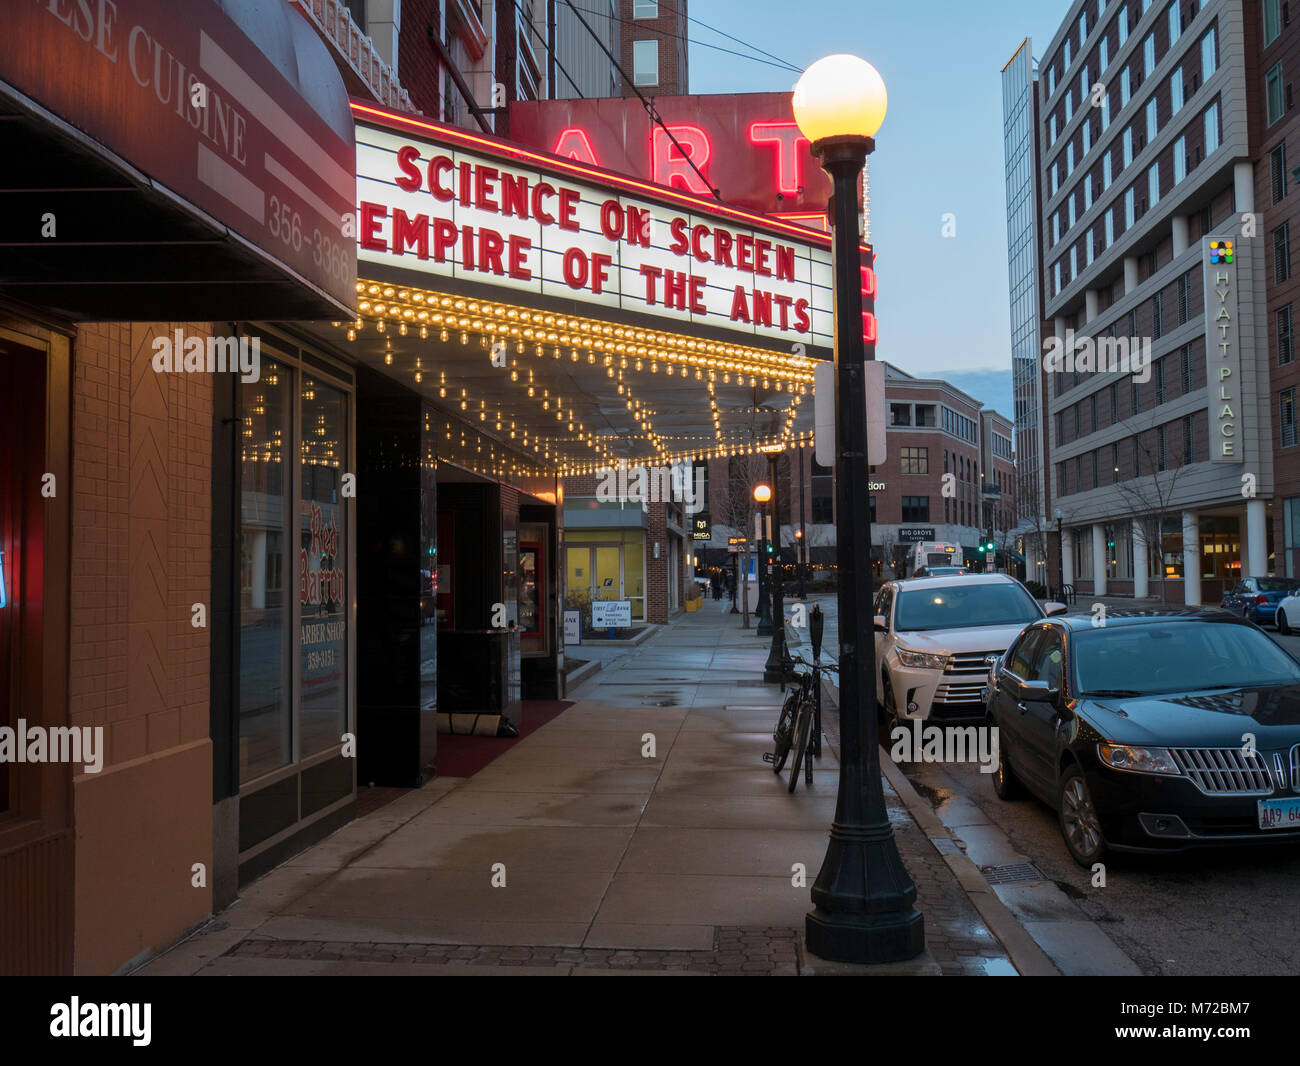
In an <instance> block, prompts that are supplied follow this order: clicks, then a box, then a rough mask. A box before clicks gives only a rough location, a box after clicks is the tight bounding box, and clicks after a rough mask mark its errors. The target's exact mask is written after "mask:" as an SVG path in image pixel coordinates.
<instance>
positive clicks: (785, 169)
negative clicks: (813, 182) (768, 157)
mask: <svg viewBox="0 0 1300 1066" xmlns="http://www.w3.org/2000/svg"><path fill="white" fill-rule="evenodd" d="M749 140H750V143H751V144H771V145H774V146H775V147H776V188H777V191H778V192H780V193H784V194H785V195H786V196H795V195H797V194H798V192H799V186H800V185H802V184H803V157H802V155H801V154H800V152H801V151H802V148H803V146H804V145H806V144H808V138H807V137H805V136H804V135H803V134H802V133H800V132H799V127H798V126H797V125H796V124H795V123H793V122H755V123H752V124H751V125H750V127H749Z"/></svg>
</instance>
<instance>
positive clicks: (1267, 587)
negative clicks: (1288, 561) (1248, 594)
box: [1257, 577, 1300, 592]
mask: <svg viewBox="0 0 1300 1066" xmlns="http://www.w3.org/2000/svg"><path fill="white" fill-rule="evenodd" d="M1257 580H1258V581H1259V591H1260V592H1289V591H1291V590H1292V589H1295V588H1297V587H1300V581H1292V580H1290V579H1289V578H1285V577H1261V578H1258V579H1257Z"/></svg>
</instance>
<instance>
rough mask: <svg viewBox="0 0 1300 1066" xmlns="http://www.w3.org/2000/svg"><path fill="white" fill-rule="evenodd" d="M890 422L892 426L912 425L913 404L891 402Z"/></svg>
mask: <svg viewBox="0 0 1300 1066" xmlns="http://www.w3.org/2000/svg"><path fill="white" fill-rule="evenodd" d="M889 424H890V425H891V426H910V425H911V424H912V405H911V404H910V403H891V404H890V405H889Z"/></svg>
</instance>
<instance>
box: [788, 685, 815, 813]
mask: <svg viewBox="0 0 1300 1066" xmlns="http://www.w3.org/2000/svg"><path fill="white" fill-rule="evenodd" d="M811 731H812V703H811V702H809V701H808V700H804V701H803V702H802V703H800V704H799V717H798V718H796V719H795V722H794V743H793V749H794V762H793V763H792V764H791V765H790V791H791V792H793V791H794V790H795V789H796V788H798V787H799V767H800V766H802V765H803V761H804V759H806V758H807V757H808V734H809V733H810V732H811Z"/></svg>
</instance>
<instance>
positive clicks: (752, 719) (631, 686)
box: [141, 601, 1016, 975]
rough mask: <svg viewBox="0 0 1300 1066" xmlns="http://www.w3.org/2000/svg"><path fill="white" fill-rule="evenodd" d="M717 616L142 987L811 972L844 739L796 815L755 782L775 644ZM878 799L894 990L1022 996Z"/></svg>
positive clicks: (386, 815)
mask: <svg viewBox="0 0 1300 1066" xmlns="http://www.w3.org/2000/svg"><path fill="white" fill-rule="evenodd" d="M726 606H727V605H725V604H722V603H718V602H714V601H706V602H705V604H704V607H703V609H702V610H700V611H699V612H695V613H691V614H683V615H681V616H679V617H678V618H676V619H675V620H674V621H673V622H672V623H671V624H670V625H668V626H666V627H663V629H662V630H661V631H660V632H659V633H657V634H656V635H655V636H654V637H653V638H651V639H650V640H648V641H646V642H645V643H643V644H641V645H639V646H637V647H633V648H624V649H621V650H620V651H619V652H618V653H614V649H609V654H608V655H602V660H603V668H602V670H601V671H600V672H599V673H597V674H595V675H594V676H593V677H591V678H590V679H589V680H588V681H586V682H584V683H583V684H582V685H581V686H579V687H578V688H577V689H576V690H575V691H573V692H570V694H569V698H570V699H574V700H576V701H577V702H576V703H575V705H574V706H573V707H570V708H569V709H568V710H566V711H564V712H563V713H562V714H560V715H559V716H558V717H557V718H556V719H554V720H553V721H552V722H550V723H548V724H547V725H545V726H543V727H542V728H540V729H539V730H537V732H535V733H533V734H532V735H530V736H528V737H526V738H524V739H523V740H522V741H520V742H519V743H518V744H517V745H515V746H514V747H512V748H511V749H510V750H509V751H508V752H507V753H506V754H504V755H502V756H501V757H500V758H498V759H497V760H496V761H494V762H493V763H491V764H490V765H489V766H487V767H485V768H484V769H483V770H481V771H479V772H478V773H477V774H475V775H474V776H473V777H470V778H459V779H457V778H438V779H435V780H434V781H432V782H430V784H429V785H427V786H426V787H425V788H423V789H419V790H414V791H412V792H410V793H407V794H405V795H403V796H401V797H400V798H399V799H397V800H395V801H394V802H392V803H389V804H388V805H386V806H384V807H382V808H381V809H379V810H377V811H375V812H374V813H372V814H370V815H368V816H367V817H365V818H361V819H358V820H357V821H355V822H353V823H351V824H349V825H348V826H345V827H344V828H343V829H341V830H339V831H338V832H336V833H334V834H333V835H332V836H330V837H327V838H326V839H325V840H323V841H321V842H320V843H319V844H317V845H316V846H315V847H313V848H311V849H310V850H308V851H306V852H304V853H302V854H300V855H298V856H296V857H295V858H294V859H292V860H290V861H289V862H287V863H286V864H284V865H283V866H281V867H279V868H277V869H276V870H274V871H272V872H271V873H269V874H267V875H266V876H265V877H263V878H261V879H260V880H258V881H256V882H254V883H253V884H251V885H249V886H247V887H246V888H245V890H244V891H243V893H242V896H241V899H240V901H239V902H238V903H236V904H235V905H234V906H232V907H230V908H228V909H227V910H226V911H224V912H223V913H221V914H219V915H217V916H216V917H215V919H214V920H213V921H212V922H210V923H209V925H208V926H207V927H206V928H205V929H203V930H201V931H200V932H199V933H198V934H197V935H195V936H194V937H192V938H190V939H189V940H187V941H186V942H184V943H183V944H181V945H179V946H178V947H176V948H175V949H173V950H172V951H171V952H170V953H168V954H167V955H164V956H162V957H161V958H159V959H157V960H155V961H154V962H152V963H151V964H150V965H148V966H146V967H145V968H144V969H143V970H142V971H141V972H143V973H149V974H163V973H174V974H188V973H201V974H244V973H248V974H281V973H286V974H288V973H301V974H324V973H417V972H418V973H429V972H433V971H432V970H431V969H430V968H431V967H436V968H437V969H436V972H441V973H447V972H464V973H478V974H488V973H503V972H507V971H509V972H515V973H519V972H526V973H549V974H557V973H558V974H573V975H583V974H595V973H605V972H619V973H629V972H633V973H698V974H795V973H798V972H801V971H803V972H808V970H809V968H810V967H809V961H810V960H809V959H808V958H807V957H806V955H805V954H804V951H803V947H802V930H803V917H804V915H805V914H806V913H807V911H808V910H809V909H810V908H811V902H810V897H809V886H810V885H811V883H812V882H813V880H814V879H815V878H816V875H817V871H818V869H819V868H820V865H821V861H822V857H823V855H824V853H825V848H826V843H827V836H828V830H829V826H830V822H831V819H832V817H833V814H834V809H835V799H836V788H837V785H838V763H837V758H836V749H837V723H836V717H835V714H834V712H833V710H832V709H829V708H828V709H827V711H826V715H825V721H824V724H825V727H826V729H825V732H826V735H827V737H826V739H827V743H826V744H825V745H824V746H823V756H822V758H821V759H820V760H819V762H818V763H817V765H816V770H815V775H814V782H813V784H812V786H811V787H806V786H805V785H804V783H803V782H802V781H801V782H800V785H799V789H798V791H797V792H796V793H795V794H794V795H791V794H790V793H789V792H788V791H787V779H788V769H787V772H786V774H783V775H782V776H781V777H777V776H776V775H774V774H773V773H772V772H771V769H770V767H769V766H767V765H766V764H764V763H763V761H762V755H763V753H764V752H765V751H768V750H770V749H771V746H772V739H771V730H772V727H773V725H774V723H775V720H776V717H777V712H778V709H779V705H780V700H781V693H780V691H779V689H778V688H777V687H776V686H772V685H764V684H763V683H762V681H761V676H762V666H763V662H764V660H765V659H766V655H767V643H768V642H767V641H766V640H763V639H761V638H758V637H757V636H756V635H755V634H754V631H753V630H752V629H751V630H749V631H745V630H743V629H742V628H741V619H740V617H739V616H737V615H730V614H728V613H726ZM886 799H887V803H888V805H889V814H890V820H891V824H892V825H893V828H894V832H895V835H896V839H897V841H898V846H899V850H900V853H901V854H902V856H903V859H904V861H905V863H906V865H907V867H908V870H909V871H910V873H911V875H912V878H913V880H914V882H915V883H916V886H917V906H918V907H919V908H920V909H921V910H922V912H923V913H924V915H925V922H926V934H927V954H926V955H925V956H923V957H922V958H921V959H920V960H918V961H917V964H916V965H915V967H914V968H913V969H912V970H911V971H908V972H915V973H936V974H937V973H942V974H949V975H956V974H1013V973H1015V972H1016V970H1015V967H1014V966H1013V965H1012V963H1011V962H1010V958H1009V955H1008V952H1007V950H1005V948H1004V946H1003V944H1002V943H1000V942H999V940H998V938H997V937H996V936H994V934H993V933H992V932H991V931H990V929H989V927H988V925H987V924H986V922H985V921H984V920H983V919H982V918H981V916H980V913H979V912H977V910H976V908H975V907H974V906H973V905H972V903H971V900H970V899H969V898H968V896H967V893H966V891H964V889H963V887H962V885H961V884H960V883H959V881H958V879H957V877H956V876H955V875H954V873H953V870H952V868H951V866H950V864H949V863H948V862H947V861H945V856H944V854H942V852H941V851H940V846H939V845H937V844H936V843H934V842H932V840H931V839H930V837H929V836H927V833H926V831H923V830H922V828H921V827H920V826H919V825H918V824H917V822H916V821H915V820H914V819H913V818H912V817H911V815H909V813H908V810H907V808H906V807H905V806H904V804H903V803H902V801H901V800H900V797H899V795H898V793H897V792H895V790H894V789H893V788H892V787H887V789H886ZM946 843H950V842H946ZM813 961H815V960H813ZM812 969H813V970H816V968H815V967H812ZM816 972H824V971H816Z"/></svg>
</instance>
